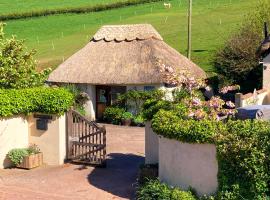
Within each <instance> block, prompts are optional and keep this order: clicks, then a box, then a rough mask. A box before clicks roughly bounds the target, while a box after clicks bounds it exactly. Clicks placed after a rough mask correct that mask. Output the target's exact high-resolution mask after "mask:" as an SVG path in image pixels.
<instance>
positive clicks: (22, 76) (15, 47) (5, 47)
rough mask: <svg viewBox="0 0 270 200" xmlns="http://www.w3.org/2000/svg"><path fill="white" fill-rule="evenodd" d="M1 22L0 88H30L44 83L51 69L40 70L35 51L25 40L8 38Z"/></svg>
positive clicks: (13, 37)
mask: <svg viewBox="0 0 270 200" xmlns="http://www.w3.org/2000/svg"><path fill="white" fill-rule="evenodd" d="M4 26H5V24H3V23H0V88H7V89H9V88H28V87H37V86H41V85H43V84H44V81H45V80H46V79H47V76H48V75H49V73H50V71H51V70H50V69H46V70H44V71H41V72H38V71H37V70H36V66H37V63H36V61H35V60H34V55H35V51H34V50H31V51H27V48H26V47H25V46H24V40H18V39H16V37H15V36H12V37H11V38H6V37H5V34H4Z"/></svg>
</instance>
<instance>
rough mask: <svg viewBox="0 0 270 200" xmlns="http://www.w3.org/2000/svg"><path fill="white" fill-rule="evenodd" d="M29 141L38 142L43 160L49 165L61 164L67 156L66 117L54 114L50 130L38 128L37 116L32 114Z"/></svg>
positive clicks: (49, 126) (49, 125) (50, 121)
mask: <svg viewBox="0 0 270 200" xmlns="http://www.w3.org/2000/svg"><path fill="white" fill-rule="evenodd" d="M28 123H29V143H31V144H36V145H38V147H39V148H40V150H41V152H42V153H43V161H44V163H46V164H48V165H61V164H63V163H64V160H65V158H66V117H65V115H63V116H60V117H58V116H55V115H54V116H53V119H52V120H49V123H48V130H46V131H42V130H37V129H36V118H34V117H33V116H30V117H29V119H28Z"/></svg>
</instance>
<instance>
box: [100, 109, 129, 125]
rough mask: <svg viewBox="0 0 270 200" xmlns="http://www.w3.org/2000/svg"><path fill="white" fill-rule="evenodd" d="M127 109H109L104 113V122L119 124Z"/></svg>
mask: <svg viewBox="0 0 270 200" xmlns="http://www.w3.org/2000/svg"><path fill="white" fill-rule="evenodd" d="M124 112H125V109H123V108H118V107H107V108H106V109H105V111H104V120H106V121H107V122H110V123H113V124H119V123H120V122H121V118H122V116H123V113H124Z"/></svg>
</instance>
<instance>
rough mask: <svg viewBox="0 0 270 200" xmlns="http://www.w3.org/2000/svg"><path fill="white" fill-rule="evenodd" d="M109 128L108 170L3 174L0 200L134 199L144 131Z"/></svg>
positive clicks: (60, 168) (71, 168)
mask: <svg viewBox="0 0 270 200" xmlns="http://www.w3.org/2000/svg"><path fill="white" fill-rule="evenodd" d="M106 127H107V138H108V140H107V142H108V143H107V148H108V150H107V152H108V162H107V168H105V169H103V168H93V167H86V166H83V165H71V164H65V165H63V166H57V167H53V166H44V167H41V168H37V169H34V170H29V171H27V170H20V169H6V170H0V200H26V199H27V200H73V199H74V200H75V199H76V200H83V199H87V200H88V199H89V200H109V199H133V198H134V189H135V188H134V187H135V186H134V183H135V181H136V175H137V171H138V167H139V165H140V164H141V163H143V162H144V128H137V127H119V126H113V125H106Z"/></svg>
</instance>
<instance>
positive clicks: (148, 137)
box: [145, 121, 158, 164]
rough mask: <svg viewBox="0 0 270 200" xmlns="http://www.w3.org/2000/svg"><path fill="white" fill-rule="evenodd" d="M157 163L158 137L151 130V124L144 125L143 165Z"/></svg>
mask: <svg viewBox="0 0 270 200" xmlns="http://www.w3.org/2000/svg"><path fill="white" fill-rule="evenodd" d="M157 163H158V135H157V134H155V133H154V131H153V130H152V128H151V122H149V121H148V122H146V123H145V164H157Z"/></svg>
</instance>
